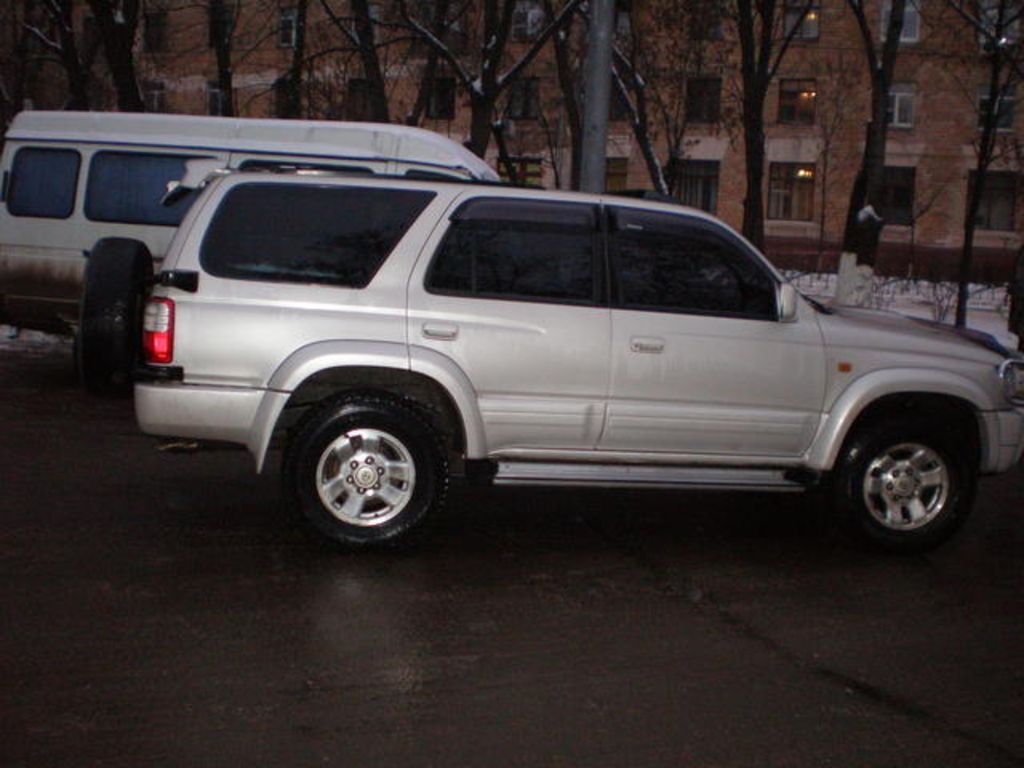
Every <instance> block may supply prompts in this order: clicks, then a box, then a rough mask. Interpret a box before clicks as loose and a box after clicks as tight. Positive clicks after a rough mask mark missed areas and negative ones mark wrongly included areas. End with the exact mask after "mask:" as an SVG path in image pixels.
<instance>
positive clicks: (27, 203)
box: [7, 147, 82, 219]
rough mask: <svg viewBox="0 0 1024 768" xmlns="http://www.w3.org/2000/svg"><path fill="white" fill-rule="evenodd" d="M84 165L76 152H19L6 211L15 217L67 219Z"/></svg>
mask: <svg viewBox="0 0 1024 768" xmlns="http://www.w3.org/2000/svg"><path fill="white" fill-rule="evenodd" d="M81 163H82V158H81V156H80V155H79V154H78V152H76V151H75V150H73V149H43V148H38V149H37V148H34V147H25V148H24V149H19V150H18V152H17V154H15V156H14V163H13V164H12V166H11V182H10V187H9V190H8V195H7V210H8V211H10V213H11V215H12V216H36V217H39V218H46V219H66V218H68V217H69V216H70V215H71V212H72V211H73V210H74V208H75V188H76V187H77V186H78V170H79V167H80V166H81Z"/></svg>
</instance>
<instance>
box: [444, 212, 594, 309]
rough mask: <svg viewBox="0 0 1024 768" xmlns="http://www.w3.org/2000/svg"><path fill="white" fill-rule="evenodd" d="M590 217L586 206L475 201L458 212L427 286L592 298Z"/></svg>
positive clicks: (455, 290) (576, 299) (475, 292)
mask: <svg viewBox="0 0 1024 768" xmlns="http://www.w3.org/2000/svg"><path fill="white" fill-rule="evenodd" d="M595 237H596V217H595V214H594V211H593V209H592V208H591V207H589V206H583V205H574V204H566V203H538V202H535V201H518V200H507V199H505V200H478V201H473V202H471V203H469V204H468V205H466V206H464V207H463V208H462V209H460V210H459V211H458V212H457V213H456V215H455V216H454V217H453V221H452V228H451V230H450V231H449V233H448V236H447V237H446V238H445V240H444V242H443V243H442V244H441V248H440V249H439V250H438V253H437V255H436V257H435V259H434V263H433V265H432V266H431V270H430V273H429V275H428V276H427V288H428V290H431V291H435V292H439V293H464V294H471V295H477V296H486V297H494V298H510V299H524V300H540V301H568V302H578V303H589V302H592V301H593V300H594V295H595V285H594V252H595V248H594V244H595Z"/></svg>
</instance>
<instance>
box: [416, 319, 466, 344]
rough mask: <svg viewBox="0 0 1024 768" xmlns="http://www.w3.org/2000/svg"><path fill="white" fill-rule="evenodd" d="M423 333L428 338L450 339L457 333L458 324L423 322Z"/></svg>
mask: <svg viewBox="0 0 1024 768" xmlns="http://www.w3.org/2000/svg"><path fill="white" fill-rule="evenodd" d="M423 335H424V336H426V337H427V338H428V339H437V340H438V341H452V340H454V339H455V337H456V336H458V335H459V326H457V325H452V324H451V323H424V324H423Z"/></svg>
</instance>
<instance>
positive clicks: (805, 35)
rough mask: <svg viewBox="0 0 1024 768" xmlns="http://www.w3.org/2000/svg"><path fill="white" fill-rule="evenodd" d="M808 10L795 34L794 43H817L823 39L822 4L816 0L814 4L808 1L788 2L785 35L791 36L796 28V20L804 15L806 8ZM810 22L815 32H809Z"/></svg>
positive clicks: (785, 9)
mask: <svg viewBox="0 0 1024 768" xmlns="http://www.w3.org/2000/svg"><path fill="white" fill-rule="evenodd" d="M808 5H809V6H810V7H809V8H807V14H806V15H804V17H803V18H802V19H800V26H799V27H798V28H797V30H796V32H794V33H793V40H794V41H802V42H816V41H817V40H819V39H820V38H821V2H820V0H814V2H811V3H808V2H806V0H786V3H785V8H784V14H785V21H784V26H783V30H784V32H785V34H787V35H788V34H789V33H790V31H791V30H792V29H793V28H794V27H795V26H796V20H797V18H798V17H799V15H800V14H803V11H804V8H805V6H808ZM808 22H810V24H811V25H812V26H813V32H811V31H809V30H808Z"/></svg>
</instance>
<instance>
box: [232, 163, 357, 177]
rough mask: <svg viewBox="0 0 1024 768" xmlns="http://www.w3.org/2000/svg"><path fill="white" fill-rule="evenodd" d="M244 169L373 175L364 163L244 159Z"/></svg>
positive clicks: (242, 167) (241, 166)
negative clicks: (346, 163) (347, 163)
mask: <svg viewBox="0 0 1024 768" xmlns="http://www.w3.org/2000/svg"><path fill="white" fill-rule="evenodd" d="M238 167H239V168H241V169H242V170H243V171H280V172H282V173H287V172H293V171H328V172H332V173H359V174H363V175H372V174H373V170H372V169H371V168H367V167H366V166H363V165H337V164H332V163H307V162H305V161H302V162H299V161H295V160H244V161H243V162H242V164H241V165H240V166H238Z"/></svg>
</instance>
